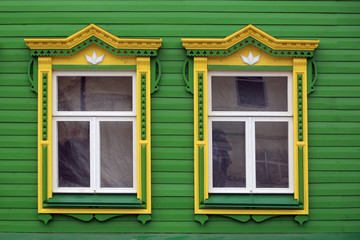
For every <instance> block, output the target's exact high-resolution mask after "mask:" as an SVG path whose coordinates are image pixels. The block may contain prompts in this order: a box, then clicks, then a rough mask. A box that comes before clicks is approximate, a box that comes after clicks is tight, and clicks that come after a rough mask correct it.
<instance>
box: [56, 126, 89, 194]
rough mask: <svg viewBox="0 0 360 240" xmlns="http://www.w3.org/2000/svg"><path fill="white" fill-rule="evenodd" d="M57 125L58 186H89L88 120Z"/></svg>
mask: <svg viewBox="0 0 360 240" xmlns="http://www.w3.org/2000/svg"><path fill="white" fill-rule="evenodd" d="M57 125H58V159H59V166H58V170H59V175H58V182H59V183H58V184H59V187H90V147H89V144H90V143H89V122H80V121H79V122H77V121H66V122H65V121H63V122H57Z"/></svg>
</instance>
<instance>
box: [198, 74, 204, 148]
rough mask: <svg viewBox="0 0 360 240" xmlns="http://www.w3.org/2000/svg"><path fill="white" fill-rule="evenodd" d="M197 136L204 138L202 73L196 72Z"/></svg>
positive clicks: (200, 138)
mask: <svg viewBox="0 0 360 240" xmlns="http://www.w3.org/2000/svg"><path fill="white" fill-rule="evenodd" d="M198 108H199V109H198V123H197V124H198V135H199V136H198V137H199V140H200V141H202V140H204V75H203V73H199V74H198Z"/></svg>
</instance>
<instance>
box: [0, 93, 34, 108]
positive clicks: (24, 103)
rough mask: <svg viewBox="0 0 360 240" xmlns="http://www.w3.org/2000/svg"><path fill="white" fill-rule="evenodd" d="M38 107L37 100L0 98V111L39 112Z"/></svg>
mask: <svg viewBox="0 0 360 240" xmlns="http://www.w3.org/2000/svg"><path fill="white" fill-rule="evenodd" d="M0 94H1V93H0ZM37 105H38V104H37V99H36V98H0V110H2V109H7V110H10V109H14V110H15V109H16V110H37Z"/></svg>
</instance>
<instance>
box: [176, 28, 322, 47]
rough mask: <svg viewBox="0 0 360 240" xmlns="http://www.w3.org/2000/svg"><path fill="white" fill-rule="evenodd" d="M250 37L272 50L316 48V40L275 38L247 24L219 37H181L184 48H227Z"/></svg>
mask: <svg viewBox="0 0 360 240" xmlns="http://www.w3.org/2000/svg"><path fill="white" fill-rule="evenodd" d="M248 37H252V38H254V39H256V40H258V41H260V42H261V43H263V44H265V45H266V46H268V47H270V48H272V49H274V50H310V51H313V50H314V49H315V48H317V46H318V43H319V41H318V40H288V39H277V38H274V37H273V36H271V35H269V34H267V33H265V32H264V31H262V30H260V29H259V28H257V27H255V26H253V25H251V24H249V25H247V26H246V27H244V28H242V29H240V30H239V31H237V32H235V33H233V34H231V35H229V36H227V37H225V38H222V39H219V38H182V39H181V41H182V43H183V46H184V48H185V49H228V48H230V47H232V46H233V45H235V44H237V43H238V42H240V41H242V40H244V39H246V38H248Z"/></svg>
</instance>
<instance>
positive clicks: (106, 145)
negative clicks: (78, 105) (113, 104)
mask: <svg viewBox="0 0 360 240" xmlns="http://www.w3.org/2000/svg"><path fill="white" fill-rule="evenodd" d="M132 124H133V123H132V122H107V121H106V122H105V121H104V122H100V145H101V149H100V151H101V187H111V188H131V187H132V186H133V133H132V132H133V126H132Z"/></svg>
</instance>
